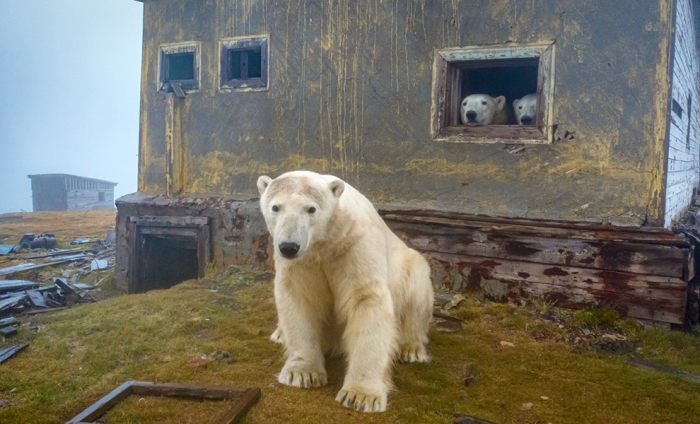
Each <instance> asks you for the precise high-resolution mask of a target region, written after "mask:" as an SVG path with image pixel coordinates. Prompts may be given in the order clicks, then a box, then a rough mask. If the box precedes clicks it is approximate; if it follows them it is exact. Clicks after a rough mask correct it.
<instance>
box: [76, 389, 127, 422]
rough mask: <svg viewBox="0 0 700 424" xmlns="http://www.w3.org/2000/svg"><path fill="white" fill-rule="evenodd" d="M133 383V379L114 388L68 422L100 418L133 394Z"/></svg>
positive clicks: (89, 420)
mask: <svg viewBox="0 0 700 424" xmlns="http://www.w3.org/2000/svg"><path fill="white" fill-rule="evenodd" d="M133 383H134V382H133V381H127V382H126V383H124V384H122V385H121V386H119V387H117V388H116V389H114V390H112V392H111V393H110V394H108V395H107V396H105V397H103V398H102V399H100V400H98V401H97V402H95V403H94V404H92V405H91V406H90V407H89V408H87V409H86V410H84V411H83V412H81V413H80V414H78V415H76V416H75V417H74V418H73V419H71V420H70V421H67V422H66V424H78V423H81V422H91V421H94V420H96V419H98V418H100V417H101V416H102V415H104V414H105V413H107V411H109V410H110V409H112V408H114V406H116V405H117V404H118V403H119V402H121V401H122V400H124V399H126V398H127V397H128V396H129V395H131V386H132V385H133Z"/></svg>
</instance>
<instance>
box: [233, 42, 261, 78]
mask: <svg viewBox="0 0 700 424" xmlns="http://www.w3.org/2000/svg"><path fill="white" fill-rule="evenodd" d="M230 53H231V58H230V59H229V81H230V80H238V79H243V80H245V79H253V78H260V77H261V76H262V52H261V51H260V49H257V50H231V51H230Z"/></svg>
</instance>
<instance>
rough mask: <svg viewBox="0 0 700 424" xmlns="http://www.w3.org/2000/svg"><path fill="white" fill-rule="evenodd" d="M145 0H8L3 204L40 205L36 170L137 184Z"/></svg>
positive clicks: (127, 188)
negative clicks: (34, 197)
mask: <svg viewBox="0 0 700 424" xmlns="http://www.w3.org/2000/svg"><path fill="white" fill-rule="evenodd" d="M142 22H143V5H142V4H141V3H139V2H136V1H133V0H0V213H6V212H16V211H19V210H20V209H24V210H26V211H31V210H32V198H31V196H32V191H31V185H30V180H29V178H27V175H28V174H45V173H66V174H76V175H82V176H86V177H93V178H99V179H103V180H109V181H114V182H117V183H119V185H118V186H117V187H116V190H115V196H117V197H119V196H121V195H123V194H126V193H131V192H134V191H136V188H137V187H136V184H137V167H138V136H139V96H140V94H139V93H140V88H139V87H140V83H141V37H142Z"/></svg>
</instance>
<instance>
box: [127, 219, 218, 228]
mask: <svg viewBox="0 0 700 424" xmlns="http://www.w3.org/2000/svg"><path fill="white" fill-rule="evenodd" d="M129 220H130V222H134V223H136V224H137V225H139V226H150V227H196V226H201V225H207V224H208V223H209V218H207V217H206V216H132V217H130V219H129Z"/></svg>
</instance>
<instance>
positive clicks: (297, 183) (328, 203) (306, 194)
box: [258, 171, 345, 259]
mask: <svg viewBox="0 0 700 424" xmlns="http://www.w3.org/2000/svg"><path fill="white" fill-rule="evenodd" d="M344 190H345V183H344V182H343V180H340V179H338V178H335V177H331V176H326V175H319V174H316V173H313V172H307V171H294V172H287V173H286V174H282V175H280V176H279V177H277V178H275V179H274V180H273V179H271V178H270V177H268V176H266V175H264V176H262V177H260V178H258V191H259V192H260V196H261V197H260V208H261V210H262V213H263V216H264V217H265V223H266V224H267V229H268V231H270V234H271V235H272V239H273V243H274V244H275V252H276V253H277V254H278V255H279V256H281V257H283V258H286V259H295V258H301V257H302V256H304V253H305V252H306V250H307V249H308V248H309V246H311V245H312V244H313V243H314V242H315V241H318V240H321V239H323V237H324V235H325V234H326V227H327V225H328V222H329V221H330V219H331V216H332V214H333V211H334V210H335V206H336V205H337V204H338V199H339V198H340V196H341V195H342V194H343V191H344Z"/></svg>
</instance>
